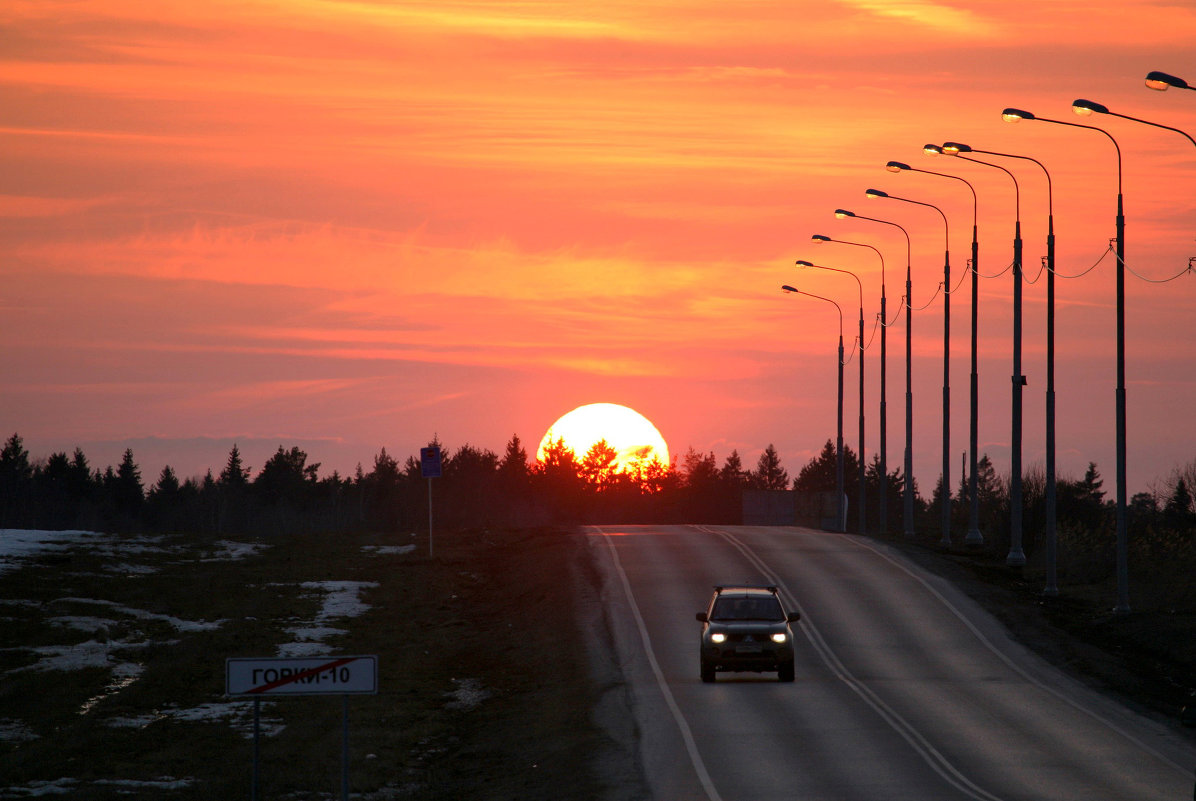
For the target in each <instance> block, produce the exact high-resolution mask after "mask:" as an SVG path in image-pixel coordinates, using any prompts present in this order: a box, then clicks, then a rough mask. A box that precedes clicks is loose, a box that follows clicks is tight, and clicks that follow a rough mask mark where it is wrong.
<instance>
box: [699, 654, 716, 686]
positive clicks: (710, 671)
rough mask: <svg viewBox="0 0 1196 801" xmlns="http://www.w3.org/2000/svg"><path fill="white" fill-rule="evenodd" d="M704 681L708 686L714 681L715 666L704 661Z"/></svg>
mask: <svg viewBox="0 0 1196 801" xmlns="http://www.w3.org/2000/svg"><path fill="white" fill-rule="evenodd" d="M702 681H703V682H705V683H706V684H710V683H711V682H713V681H714V665H712V664H710V663H709V662H706V661H705V660H703V661H702Z"/></svg>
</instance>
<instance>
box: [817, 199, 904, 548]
mask: <svg viewBox="0 0 1196 801" xmlns="http://www.w3.org/2000/svg"><path fill="white" fill-rule="evenodd" d="M840 211H842V209H840ZM810 239H811V240H813V241H814V242H837V243H839V244H841V245H854V246H856V247H861V248H868V249H869V250H871V251H873V252H874V253H876V255H877V257H878V258H879V259H880V476H878V478H879V479H880V481H879V488H880V506H879V510H880V518H879V519H880V533H881V534H887V533H888V532H889V517H888V514H889V501H888V498H889V474H888V469H889V462H888V447H887V443H888V422H887V421H888V416H889V414H888V408H887V407H886V405H885V363H886V351H885V339H886V337H885V332H886V330H887V329H888V327H889V321H888V319H887V318H886V317H885V257H884V254H882V253H881V252H880V251H879V250H878V249H877V248H874V247H872V245H866V244H863V243H861V242H848V241H847V240H845V239H832V238H831V237H829V236H824V235H822V234H814V235H813V236H811V237H810ZM857 280H858V279H857ZM863 363H864V360H863V357H861V358H860V364H861V369H863V368H862V365H863ZM861 392H862V390H861ZM861 400H862V395H861ZM863 442H864V438H863V436H862V435H861V436H860V450H861V451H862V450H863V448H864V445H863ZM860 463H861V464H863V454H862V453H861V455H860ZM861 483H862V482H861ZM860 506H861V507H862V506H863V503H862V502H861V503H860Z"/></svg>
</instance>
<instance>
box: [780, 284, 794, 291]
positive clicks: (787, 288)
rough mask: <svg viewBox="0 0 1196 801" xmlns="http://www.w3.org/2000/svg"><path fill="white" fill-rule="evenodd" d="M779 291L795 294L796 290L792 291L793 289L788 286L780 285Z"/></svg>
mask: <svg viewBox="0 0 1196 801" xmlns="http://www.w3.org/2000/svg"><path fill="white" fill-rule="evenodd" d="M781 291H782V292H797V291H798V290H796V289H794V288H793V287H791V286H789V285H788V284H781Z"/></svg>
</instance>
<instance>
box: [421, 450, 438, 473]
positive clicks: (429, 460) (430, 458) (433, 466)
mask: <svg viewBox="0 0 1196 801" xmlns="http://www.w3.org/2000/svg"><path fill="white" fill-rule="evenodd" d="M419 465H420V470H421V471H422V472H423V476H424V478H440V448H438V447H436V446H432V447H430V448H420V449H419Z"/></svg>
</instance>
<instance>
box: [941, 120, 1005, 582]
mask: <svg viewBox="0 0 1196 801" xmlns="http://www.w3.org/2000/svg"><path fill="white" fill-rule="evenodd" d="M960 151H961V148H960V146H959V145H957V144H956V143H952V142H948V143H947V144H945V145H943V146H942V147H941V148H939V151H938V152H940V153H946V154H948V155H952V156H955V157H956V158H960V159H963V160H964V161H971V162H973V163H975V164H983V165H984V166H986V167H992V168H993V169H997V170H1000V171H1001V172H1003V173H1005V174H1006V175H1008V176H1009V178H1010V179H1011V180H1012V181H1013V196H1014V227H1013V402H1012V406H1013V414H1012V418H1013V420H1012V429H1013V430H1012V436H1011V439H1010V443H1009V444H1010V454H1009V472H1010V473H1011V475H1010V478H1009V554H1008V555H1007V556H1006V557H1005V564H1007V565H1010V566H1013V567H1018V566H1021V565H1024V564H1025V563H1026V554H1025V551H1023V550H1022V388H1023V387H1024V386H1025V385H1026V377H1025V376H1024V375H1022V212H1021V205H1022V203H1021V190H1020V188H1019V187H1018V183H1017V177H1016V176H1015V175H1014V174H1013V173H1012V172H1010V171H1009V170H1007V169H1005V168H1004V167H1002V166H1001V165H1000V164H993V163H991V162H988V161H981V160H980V159H974V158H969V157H968V156H963V155H960Z"/></svg>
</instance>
